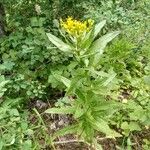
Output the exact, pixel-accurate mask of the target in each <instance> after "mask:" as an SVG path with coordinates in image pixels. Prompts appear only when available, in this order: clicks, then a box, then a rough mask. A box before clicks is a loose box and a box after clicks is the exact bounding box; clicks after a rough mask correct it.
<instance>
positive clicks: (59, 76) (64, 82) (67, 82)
mask: <svg viewBox="0 0 150 150" xmlns="http://www.w3.org/2000/svg"><path fill="white" fill-rule="evenodd" d="M53 76H54V77H55V78H56V79H57V80H59V81H61V82H62V83H63V84H64V85H65V86H66V87H67V88H69V87H70V86H71V81H70V80H69V79H67V78H65V77H63V76H61V75H58V74H53Z"/></svg>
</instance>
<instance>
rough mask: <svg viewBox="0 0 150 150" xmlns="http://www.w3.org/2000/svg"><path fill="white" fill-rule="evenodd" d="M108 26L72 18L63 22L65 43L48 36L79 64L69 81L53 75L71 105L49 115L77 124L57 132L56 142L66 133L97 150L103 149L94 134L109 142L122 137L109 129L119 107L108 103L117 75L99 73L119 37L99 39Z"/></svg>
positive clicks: (49, 35) (55, 110) (52, 110)
mask: <svg viewBox="0 0 150 150" xmlns="http://www.w3.org/2000/svg"><path fill="white" fill-rule="evenodd" d="M105 23H106V21H102V22H100V23H98V24H96V25H94V21H92V20H91V19H89V20H87V21H83V22H81V21H77V20H74V19H73V18H71V17H69V18H67V19H66V21H63V20H61V21H60V24H61V28H62V30H65V34H63V36H64V37H65V42H63V41H62V40H61V39H59V38H57V37H56V36H54V35H52V34H51V33H47V36H48V38H49V40H50V41H51V42H52V43H53V44H54V45H55V46H56V47H58V48H59V49H60V50H61V51H63V52H66V53H72V54H73V55H74V58H75V62H76V64H77V65H76V66H77V67H76V70H75V71H74V73H73V75H72V76H71V78H70V79H68V78H66V77H63V76H60V75H58V74H54V76H55V78H57V80H60V81H61V82H63V83H64V85H65V86H66V95H65V98H68V103H67V104H66V106H62V107H60V108H50V109H48V110H46V113H52V114H72V116H73V118H74V119H75V120H76V123H75V124H73V125H71V126H68V127H66V128H64V129H62V130H60V131H58V132H56V134H55V135H54V139H55V138H56V137H57V136H60V135H64V134H67V133H77V134H78V135H79V136H78V138H81V139H84V141H86V142H88V143H92V144H94V146H95V147H96V149H97V148H98V147H100V145H99V144H98V143H97V139H96V138H95V136H96V132H95V131H100V132H102V133H104V134H105V135H106V137H107V138H108V137H109V138H115V137H118V136H121V135H120V134H119V133H117V132H116V131H114V130H113V129H111V128H110V127H109V119H110V117H111V116H112V115H113V114H114V113H115V112H117V111H118V109H119V106H120V104H118V102H116V101H113V100H111V101H107V99H106V97H107V96H108V95H109V96H110V95H111V91H113V88H115V86H114V84H115V79H114V78H115V76H116V73H115V72H113V70H111V69H110V70H109V71H108V73H106V72H103V71H99V69H98V67H99V62H100V56H101V55H102V53H103V51H104V48H105V47H106V45H107V43H108V42H110V41H111V40H112V39H113V38H115V37H116V36H117V35H118V34H119V31H114V32H111V33H108V34H105V35H103V36H102V37H100V38H97V37H98V34H99V33H100V31H101V29H102V27H103V26H104V25H105ZM69 97H72V98H73V99H69Z"/></svg>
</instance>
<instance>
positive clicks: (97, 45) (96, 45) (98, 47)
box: [90, 31, 120, 65]
mask: <svg viewBox="0 0 150 150" xmlns="http://www.w3.org/2000/svg"><path fill="white" fill-rule="evenodd" d="M119 33H120V32H119V31H115V32H111V33H108V34H106V35H104V36H102V37H101V38H99V39H97V40H96V41H95V42H93V44H92V46H91V48H90V50H91V52H93V53H94V52H98V53H97V54H96V55H95V56H94V59H93V60H92V64H93V65H96V64H97V63H99V61H100V60H99V59H100V56H101V55H102V54H103V51H104V49H105V47H106V45H107V44H108V43H109V42H110V41H112V39H114V38H115V37H116V36H117V35H118V34H119Z"/></svg>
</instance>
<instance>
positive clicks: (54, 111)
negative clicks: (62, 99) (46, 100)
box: [45, 106, 75, 114]
mask: <svg viewBox="0 0 150 150" xmlns="http://www.w3.org/2000/svg"><path fill="white" fill-rule="evenodd" d="M74 111H75V109H74V107H70V106H68V107H62V108H49V109H47V110H46V111H45V113H49V114H73V113H74Z"/></svg>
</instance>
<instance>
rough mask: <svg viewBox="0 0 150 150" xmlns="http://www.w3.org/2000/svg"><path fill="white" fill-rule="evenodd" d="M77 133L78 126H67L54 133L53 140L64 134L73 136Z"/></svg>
mask: <svg viewBox="0 0 150 150" xmlns="http://www.w3.org/2000/svg"><path fill="white" fill-rule="evenodd" d="M77 131H78V125H70V126H67V127H65V128H63V129H61V130H59V131H56V132H55V134H54V135H53V139H55V138H57V137H58V136H64V135H66V134H73V133H76V132H77Z"/></svg>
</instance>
